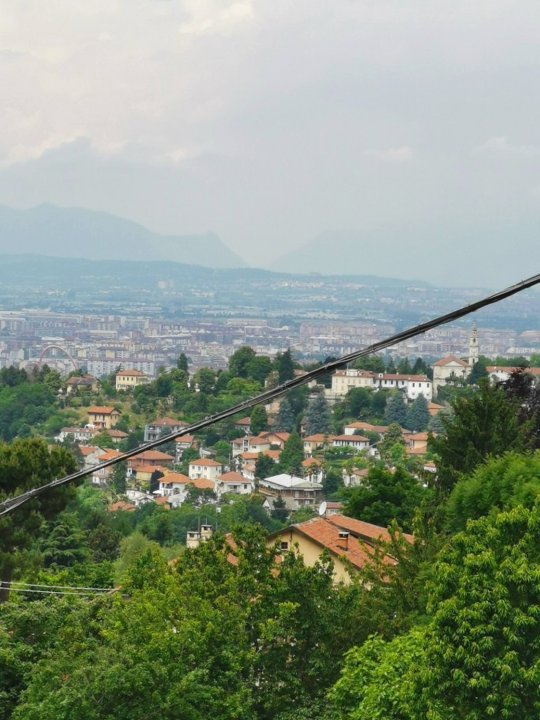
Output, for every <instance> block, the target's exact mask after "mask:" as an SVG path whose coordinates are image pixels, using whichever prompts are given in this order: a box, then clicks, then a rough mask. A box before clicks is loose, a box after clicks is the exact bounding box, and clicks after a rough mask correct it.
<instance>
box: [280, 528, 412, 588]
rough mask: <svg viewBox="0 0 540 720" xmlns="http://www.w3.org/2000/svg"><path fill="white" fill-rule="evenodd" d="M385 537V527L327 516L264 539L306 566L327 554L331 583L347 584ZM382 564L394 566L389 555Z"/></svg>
mask: <svg viewBox="0 0 540 720" xmlns="http://www.w3.org/2000/svg"><path fill="white" fill-rule="evenodd" d="M387 538H388V531H387V530H386V529H385V528H382V527H378V526H376V525H371V524H370V523H363V522H361V521H358V520H352V518H347V517H345V516H344V515H339V514H332V515H330V514H327V516H326V517H315V518H312V519H311V520H307V521H305V522H302V523H296V524H294V525H289V527H287V528H284V529H282V530H278V531H277V532H274V533H272V534H271V535H269V536H268V543H269V544H271V545H277V547H278V549H279V550H280V551H281V552H282V553H285V552H295V553H298V554H299V555H301V556H302V558H303V560H304V562H305V564H306V565H308V566H310V567H311V566H313V565H315V564H316V563H317V562H318V561H319V560H320V558H321V555H322V553H323V552H327V553H329V554H330V557H331V558H332V561H333V563H334V579H335V581H336V582H343V583H346V584H348V583H350V582H351V576H352V575H354V573H355V572H358V571H359V570H361V569H362V568H364V567H365V566H366V565H368V564H369V563H370V562H371V561H372V560H373V559H374V556H375V552H376V551H375V545H376V543H377V540H378V539H383V540H384V539H387ZM408 538H410V536H408ZM383 562H384V563H385V564H387V565H395V564H396V560H395V558H393V557H390V556H389V555H386V556H384V557H383Z"/></svg>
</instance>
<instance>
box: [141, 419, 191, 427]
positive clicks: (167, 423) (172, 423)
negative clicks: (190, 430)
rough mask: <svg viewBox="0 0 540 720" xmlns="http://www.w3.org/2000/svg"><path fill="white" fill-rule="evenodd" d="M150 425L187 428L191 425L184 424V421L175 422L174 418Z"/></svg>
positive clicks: (156, 421)
mask: <svg viewBox="0 0 540 720" xmlns="http://www.w3.org/2000/svg"><path fill="white" fill-rule="evenodd" d="M148 424H149V425H156V426H157V427H187V426H188V425H189V423H187V422H184V420H175V419H174V418H172V417H164V418H161V419H160V420H154V422H151V423H148Z"/></svg>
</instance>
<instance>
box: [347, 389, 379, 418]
mask: <svg viewBox="0 0 540 720" xmlns="http://www.w3.org/2000/svg"><path fill="white" fill-rule="evenodd" d="M372 399H373V390H369V389H368V388H351V389H350V390H349V392H348V393H347V397H346V403H347V408H348V414H349V415H351V417H353V418H357V419H364V420H365V419H367V418H368V417H369V415H370V413H371V407H372V405H371V403H372Z"/></svg>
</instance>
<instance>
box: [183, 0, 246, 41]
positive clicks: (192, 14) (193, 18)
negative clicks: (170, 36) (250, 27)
mask: <svg viewBox="0 0 540 720" xmlns="http://www.w3.org/2000/svg"><path fill="white" fill-rule="evenodd" d="M185 7H186V13H187V14H188V16H189V20H187V21H186V22H183V23H181V25H180V27H179V31H180V33H181V34H184V35H214V34H227V33H229V32H230V31H231V30H234V29H235V28H236V27H237V26H238V25H240V24H242V23H245V22H246V21H247V20H251V19H252V18H253V16H254V12H253V6H252V4H251V0H233V2H229V3H224V2H223V0H221V1H220V0H186V3H185Z"/></svg>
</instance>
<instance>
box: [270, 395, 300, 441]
mask: <svg viewBox="0 0 540 720" xmlns="http://www.w3.org/2000/svg"><path fill="white" fill-rule="evenodd" d="M294 421H295V417H294V411H293V408H292V406H291V403H290V401H289V400H288V398H286V397H284V398H283V399H282V400H281V402H280V404H279V412H278V415H277V418H276V420H275V422H274V423H273V429H274V430H278V431H279V430H281V431H283V432H291V430H292V429H293V428H294Z"/></svg>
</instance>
